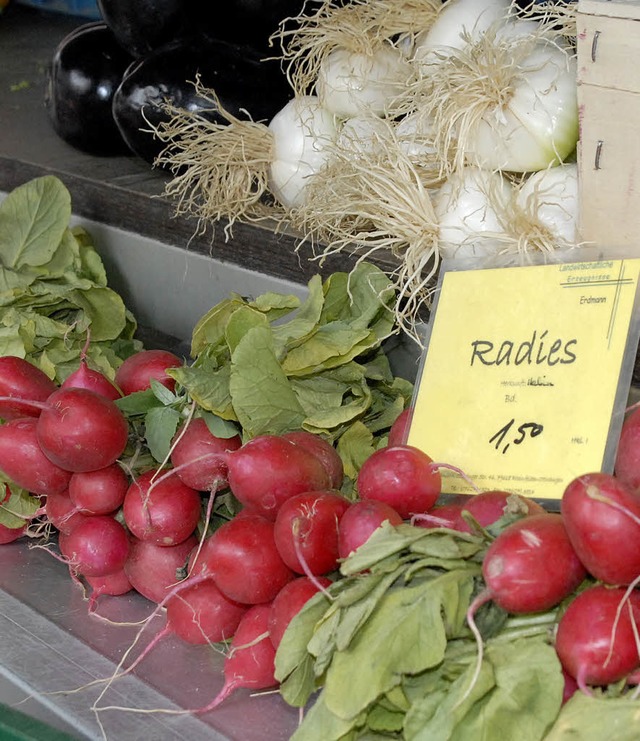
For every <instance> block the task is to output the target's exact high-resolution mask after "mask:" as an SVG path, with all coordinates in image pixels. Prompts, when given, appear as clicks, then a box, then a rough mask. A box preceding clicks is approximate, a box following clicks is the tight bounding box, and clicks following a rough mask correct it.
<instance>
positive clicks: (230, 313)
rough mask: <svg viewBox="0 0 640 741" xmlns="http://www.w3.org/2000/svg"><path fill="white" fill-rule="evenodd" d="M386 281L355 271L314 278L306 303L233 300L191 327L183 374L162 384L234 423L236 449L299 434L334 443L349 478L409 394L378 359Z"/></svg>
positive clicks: (386, 317) (178, 371)
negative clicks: (247, 442) (268, 437)
mask: <svg viewBox="0 0 640 741" xmlns="http://www.w3.org/2000/svg"><path fill="white" fill-rule="evenodd" d="M393 300H394V291H393V288H392V285H391V282H390V281H389V278H388V277H387V276H386V275H385V274H384V272H383V271H381V270H380V269H379V268H377V267H376V266H374V265H371V264H368V263H362V264H360V265H359V266H358V267H357V268H355V269H354V270H353V271H352V272H351V273H348V274H347V273H334V274H332V275H331V276H330V277H329V278H327V280H326V281H324V283H323V281H322V279H321V277H320V276H319V275H316V276H314V277H313V278H311V280H310V281H309V283H308V295H307V297H306V299H305V300H304V301H303V302H301V301H300V299H299V298H298V297H296V296H292V295H286V294H279V293H274V292H269V293H265V294H263V295H261V296H258V297H257V298H254V299H245V298H242V297H241V296H238V295H237V294H231V295H230V296H229V298H227V299H225V300H224V301H222V302H220V303H219V304H217V305H216V306H214V307H212V308H211V309H210V310H209V311H208V312H207V313H206V314H205V315H204V316H203V317H202V318H201V319H200V321H199V322H198V323H197V325H196V326H195V327H194V330H193V335H192V342H191V354H192V357H193V359H194V362H193V364H192V365H190V366H184V367H181V368H174V369H170V370H169V374H170V375H171V376H172V377H173V378H175V379H176V381H178V383H179V384H180V385H181V386H182V388H184V389H185V390H186V392H187V394H188V395H189V397H190V398H191V399H193V400H194V401H195V402H196V404H197V405H198V408H199V409H201V410H206V411H208V412H211V413H212V414H215V415H216V416H217V417H219V418H221V419H224V420H228V421H230V422H236V423H238V425H239V426H240V427H241V429H242V434H243V436H244V437H245V439H248V438H252V437H255V436H256V435H262V434H281V433H283V432H286V431H290V430H294V429H305V430H308V431H309V432H313V433H316V434H319V435H321V436H323V437H324V438H325V439H327V440H329V441H331V442H333V443H335V442H338V441H340V444H339V451H340V453H341V455H342V456H343V460H345V467H346V471H347V474H348V475H349V476H351V477H353V476H354V475H355V472H356V471H357V469H358V468H359V465H360V464H361V463H362V461H363V460H364V459H365V458H366V457H368V456H369V455H370V454H371V453H372V452H373V451H374V450H375V449H376V447H378V446H380V445H381V444H383V443H384V442H385V437H384V436H385V434H386V431H387V430H388V429H389V427H390V426H391V424H392V423H393V422H394V420H395V418H396V417H397V416H398V414H399V413H400V412H401V411H402V409H403V408H404V407H405V406H406V404H407V403H408V402H409V400H410V398H411V394H412V391H413V387H412V384H411V383H410V382H409V381H406V380H404V379H401V378H394V376H393V374H392V373H391V370H390V367H389V363H388V360H387V358H386V355H385V353H384V351H383V349H382V343H383V341H384V340H385V339H386V338H387V337H389V336H390V335H391V334H392V333H393V332H394V331H395V325H394V320H393V312H392V311H391V308H390V306H391V304H392V302H393Z"/></svg>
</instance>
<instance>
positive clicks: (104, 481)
mask: <svg viewBox="0 0 640 741" xmlns="http://www.w3.org/2000/svg"><path fill="white" fill-rule="evenodd" d="M128 488H129V478H128V476H127V474H126V473H125V472H124V471H123V470H122V468H120V466H119V465H118V464H117V463H112V464H111V465H110V466H106V467H105V468H99V469H98V470H97V471H81V472H77V473H73V474H71V479H70V480H69V498H70V499H71V501H72V502H73V504H74V505H75V506H76V507H77V509H78V511H79V512H82V513H83V514H88V515H108V514H111V513H112V512H115V511H116V510H117V509H119V508H120V507H121V506H122V503H123V502H124V497H125V494H126V493H127V489H128Z"/></svg>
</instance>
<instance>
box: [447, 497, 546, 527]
mask: <svg viewBox="0 0 640 741" xmlns="http://www.w3.org/2000/svg"><path fill="white" fill-rule="evenodd" d="M510 497H511V498H513V499H514V500H515V501H514V504H513V506H514V507H518V511H519V508H520V507H522V510H523V515H524V514H529V515H534V514H538V515H541V514H544V512H545V511H546V510H545V508H544V507H543V506H542V505H541V504H538V502H535V501H534V500H533V499H527V498H526V497H517V496H516V495H514V494H512V493H511V492H508V491H498V490H492V491H483V492H480V494H475V495H472V496H464V497H461V498H459V499H458V502H457V503H458V505H459V506H460V511H461V513H462V512H463V511H464V512H468V513H469V514H470V515H471V516H472V517H473V518H474V520H476V522H477V523H478V524H479V525H481V526H482V527H489V525H493V524H494V523H495V522H497V521H498V520H499V519H500V518H501V517H503V516H504V515H505V514H507V511H508V507H509V499H510ZM455 529H456V530H460V531H462V532H467V533H470V532H471V527H470V526H469V525H468V523H467V522H465V520H464V518H462V517H461V520H460V522H459V523H458V525H457V526H456V528H455Z"/></svg>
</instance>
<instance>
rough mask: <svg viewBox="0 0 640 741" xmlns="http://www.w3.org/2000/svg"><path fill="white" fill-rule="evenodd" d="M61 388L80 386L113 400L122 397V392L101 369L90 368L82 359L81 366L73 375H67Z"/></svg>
mask: <svg viewBox="0 0 640 741" xmlns="http://www.w3.org/2000/svg"><path fill="white" fill-rule="evenodd" d="M61 388H80V389H88V390H89V391H93V392H94V393H96V394H100V396H104V397H106V398H107V399H111V401H115V400H116V399H120V398H121V397H122V393H121V392H120V389H117V388H116V387H115V386H114V385H113V383H111V381H110V380H109V379H108V378H107V377H106V376H105V375H104V373H100V371H97V370H94V369H93V368H89V366H88V365H87V362H86V360H84V359H81V360H80V367H79V368H78V370H76V371H74V372H73V373H72V374H71V375H69V376H67V378H65V380H64V381H63V382H62V384H61Z"/></svg>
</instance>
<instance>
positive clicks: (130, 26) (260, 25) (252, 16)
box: [97, 0, 303, 57]
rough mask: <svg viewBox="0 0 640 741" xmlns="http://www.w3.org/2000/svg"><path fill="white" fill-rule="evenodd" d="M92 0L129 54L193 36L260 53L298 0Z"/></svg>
mask: <svg viewBox="0 0 640 741" xmlns="http://www.w3.org/2000/svg"><path fill="white" fill-rule="evenodd" d="M97 1H98V8H99V10H100V13H101V15H102V18H103V20H104V21H105V22H106V23H107V24H108V25H109V27H110V28H111V30H112V31H113V33H114V35H115V37H116V38H117V39H118V41H119V42H120V44H121V45H122V46H123V47H124V48H125V49H126V50H127V51H128V52H129V53H130V54H132V55H133V56H134V57H142V56H145V55H146V54H148V53H149V52H150V51H153V50H155V49H158V48H160V47H161V46H164V45H165V44H168V43H171V42H173V41H178V40H180V39H182V38H186V37H189V36H193V35H196V34H200V35H204V36H207V37H209V38H214V39H218V40H220V41H227V42H229V43H233V44H241V45H244V46H251V47H253V48H254V49H259V50H260V51H266V50H267V49H268V48H269V37H270V36H271V34H273V33H274V32H275V31H276V30H277V28H278V24H279V22H280V21H281V20H282V19H283V18H285V17H287V16H291V15H297V14H298V13H299V12H300V11H301V10H302V6H303V0H97Z"/></svg>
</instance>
